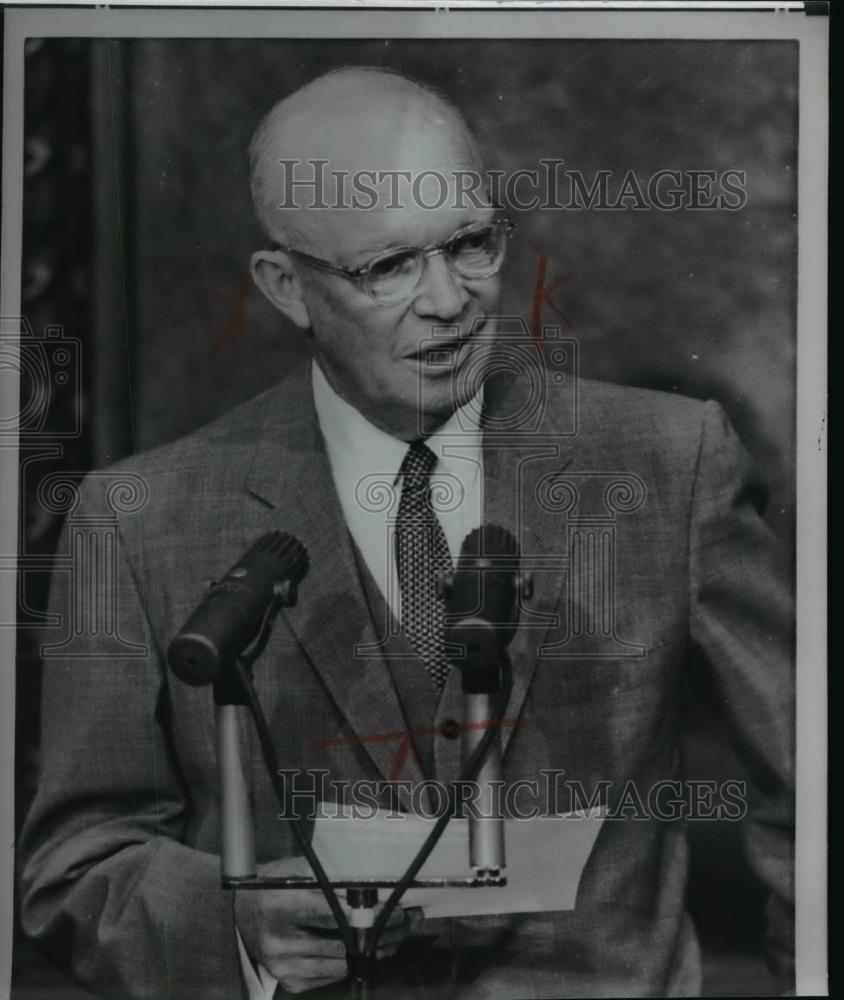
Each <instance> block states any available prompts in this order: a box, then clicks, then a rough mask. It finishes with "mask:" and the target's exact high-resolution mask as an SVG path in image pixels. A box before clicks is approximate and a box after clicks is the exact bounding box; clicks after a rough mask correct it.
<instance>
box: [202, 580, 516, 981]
mask: <svg viewBox="0 0 844 1000" xmlns="http://www.w3.org/2000/svg"><path fill="white" fill-rule="evenodd" d="M295 599H296V595H295V588H292V592H291V590H288V589H287V588H284V587H282V588H279V589H278V591H277V592H276V594H275V597H274V599H273V601H272V602H271V603H270V606H269V607H268V609H267V612H266V614H265V616H264V619H263V621H262V623H261V627H260V630H259V633H258V636H257V638H256V639H255V641H254V642H253V644H252V646H251V647H250V648H249V649H247V650H246V651H244V653H242V654H241V655H240V656H239V657H237V658H235V660H234V662H233V663H231V664H229V665H226V666H225V667H224V668H223V669H222V670H221V671H220V674H219V676H218V678H217V679H216V680H215V682H214V702H215V705H216V718H217V751H218V768H219V775H220V783H221V811H222V838H223V851H222V886H223V888H229V889H242V890H246V889H268V888H273V889H301V888H311V887H313V885H314V884H315V883H316V885H317V886H318V887H319V888H320V890H321V891H322V893H323V895H324V897H325V899H326V902H327V903H328V905H329V908H330V909H331V912H332V915H333V916H334V919H335V921H336V923H337V926H338V928H339V930H340V934H341V937H342V939H343V943H344V946H345V950H346V964H347V969H348V976H349V981H350V985H351V989H352V994H351V995H352V1000H369V996H370V992H371V984H372V980H373V974H374V969H375V953H376V949H377V945H378V939H379V937H380V934H381V933H382V931H383V930H384V927H385V926H386V924H387V922H388V920H389V918H390V916H391V914H392V913H393V911H394V910H395V907H396V906H397V905H398V903H399V901H400V899H401V897H402V895H403V894H404V892H405V890H406V889H408V888H410V887H414V888H415V887H426V888H475V887H480V886H503V885H506V879H505V878H504V877H503V866H504V860H503V859H504V855H503V850H504V844H503V820H500V819H499V820H493V824H496V823H497V826H495V825H493V826H492V827H490V826H489V825H488V824H482V825H481V826H480V827H479V828H478V829H477V830H476V831H475V834H474V838H472V830H471V824H470V867H472V868H473V874H472V875H470V876H467V877H465V878H440V879H424V880H417V879H416V875H417V874H418V872H419V870H420V869H421V867H422V866H423V865H424V863H425V861H426V860H427V858H428V857H429V856H430V854H431V852H432V851H433V849H434V847H435V846H436V844H437V842H438V841H439V839H440V837H441V836H442V834H443V832H444V830H445V827H446V826H447V825H448V823H449V821H450V820H451V818H452V815H453V813H454V811H455V805H456V802H457V789H458V787H459V785H460V784H461V783H463V782H466V781H473V780H475V779H476V778H481V776H482V774H486V775H488V776H491V775H492V774H500V733H499V728H500V724H501V721H502V719H503V717H504V713H505V711H506V706H507V702H508V700H509V693H510V671H509V660H508V658H507V656H506V653H505V652H504V651H503V650H501V648H500V647H497V649H496V652H497V653H498V654H499V655H498V656H497V657H496V659H495V660H494V661H492V665H490V663H487V664H486V667H485V669H484V670H483V671H480V672H479V671H474V670H465V669H464V671H463V686H464V692H466V705H467V713H468V714H467V721H468V722H469V726H468V727H467V730H468V731H467V739H466V742H465V743H464V754H466V755H468V759H467V760H466V762H465V764H464V766H463V768H462V770H461V774H460V776H459V777H458V779H457V781H456V782H455V783H454V784H452V785H451V786H450V788H449V804H448V808H447V810H446V811H445V813H444V814H443V815H442V816H440V817H439V818H438V819H437V822H436V823H435V824H434V826H433V828H432V829H431V831H430V833H429V834H428V836H427V837H426V839H425V841H424V843H423V844H422V847H421V848H420V849H419V851H418V852H417V855H416V858H415V859H414V861H413V862H412V863H411V865H410V866H409V867H408V869H407V871H406V872H405V873H404V875H403V876H402V877H401V878H399V879H376V880H372V879H364V880H347V881H343V882H331V881H330V880H329V878H328V876H327V874H326V872H325V870H324V868H323V867H322V864H321V863H320V861H319V858H318V857H317V855H316V854H315V852H314V851H313V848H312V847H311V844H310V842H309V841H308V838H307V837H306V836H305V834H304V832H303V831H302V829H301V827H300V824H299V823H298V821H297V820H296V819H295V818H293V817H295V808H294V806H293V803H292V801H291V800H290V791H289V789H288V788H287V786H286V784H285V783H283V782H281V780H280V777H279V761H278V758H277V755H276V752H275V747H274V745H273V741H272V736H271V734H270V731H269V727H268V726H267V722H266V718H265V716H264V713H263V710H262V708H261V705H260V702H259V700H258V697H257V693H256V691H255V687H254V684H253V680H252V668H253V665H254V663H255V661H256V660H257V659H258V657H259V656H260V655H261V653H262V652H263V651H264V649H265V648H266V645H267V643H268V641H269V637H270V634H271V632H272V627H273V623H274V621H275V618H276V616H277V615H278V613H279V611H280V609H281V608H282V607H283V606H285V605H289V604H292V603H295ZM502 654H503V655H502ZM502 682H503V683H502ZM467 684H468V685H469V687H468V688H467ZM478 688H481V689H482V690H478ZM496 694H498V699H497V704H496V698H495V695H496ZM250 715H251V718H252V721H253V723H254V725H255V728H256V730H257V734H258V739H259V742H260V744H261V750H262V754H263V757H264V761H265V764H266V767H267V771H268V773H269V776H270V779H271V781H272V784H273V787H274V790H275V792H276V795H277V797H278V799H279V803H280V805H281V806H282V808H283V810H284V812H285V814H286V815H287V816H289V817H291V825H292V830H293V833H294V836H295V839H296V841H297V844H298V847H299V849H300V850H301V851H302V854H303V855H304V857H305V858H306V860H307V861H308V863H309V865H310V867H311V870H312V871H313V873H314V879H310V878H308V877H305V876H289V877H282V878H275V877H273V878H269V877H263V876H259V875H258V874H257V864H256V855H255V828H254V819H253V815H252V796H251V789H250V782H249V777H248V775H249V762H248V760H247V759H246V755H245V747H244V745H243V741H242V734H243V732H244V731H245V730H244V727H245V726H246V725H247V724H248V721H249V717H250ZM496 762H497V764H496ZM481 780H485V779H483V778H482V779H481ZM486 780H488V779H486ZM490 788H491V786H490ZM341 888H345V889H346V894H347V895H346V898H347V903H348V905H349V907H350V910H351V918H350V919H349V918H347V917H346V914H345V912H344V911H343V908H342V905H341V904H340V901H339V899H338V897H337V892H336V890H337V889H341ZM379 888H388V889H391V890H392V891H391V893H390V895H389V897H388V899H387V900H386V902H385V904H384V906H383V907H382V909H381V912H380V913H379V914H378V916H377V918H376V917H375V906H376V905H377V903H378V889H379Z"/></svg>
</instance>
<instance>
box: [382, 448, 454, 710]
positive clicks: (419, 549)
mask: <svg viewBox="0 0 844 1000" xmlns="http://www.w3.org/2000/svg"><path fill="white" fill-rule="evenodd" d="M436 464H437V457H436V455H435V454H434V453H433V452H432V451H431V449H430V448H429V447H428V446H427V445H426V444H425V443H424V442H423V441H414V442H413V443H412V444H411V446H410V447H409V448H408V450H407V454H406V455H405V457H404V461H403V462H402V465H401V469H400V470H399V473H400V475H401V476H402V494H401V500H400V502H399V512H398V518H397V522H396V535H395V537H396V566H397V568H398V574H399V589H400V591H401V608H402V624H403V625H404V629H405V632H407V634H408V636H409V637H410V640H411V642H412V643H413V645H414V647H415V649H416V652H417V653H418V654H419V656H420V657H421V658H422V660H423V662H424V664H425V666H426V668H427V670H428V674H429V675H430V677H431V680H432V681H433V682H434V684H436V686H437V689H438V690H439V691H442V689H443V687H444V686H445V682H446V678H447V677H448V672H449V670H450V669H451V668H450V664H449V662H448V659H447V658H446V656H445V653H444V651H443V650H444V648H445V632H444V626H443V610H444V602H443V600H442V598H441V597H439V596H438V595H437V576H438V574H440V573H449V572H451V569H452V566H451V555H450V553H449V550H448V542H447V541H446V537H445V533H444V532H443V528H442V525H441V524H440V522H439V519H438V518H437V515H436V513H435V512H434V509H433V507H432V506H431V473H432V472H433V471H434V466H435V465H436Z"/></svg>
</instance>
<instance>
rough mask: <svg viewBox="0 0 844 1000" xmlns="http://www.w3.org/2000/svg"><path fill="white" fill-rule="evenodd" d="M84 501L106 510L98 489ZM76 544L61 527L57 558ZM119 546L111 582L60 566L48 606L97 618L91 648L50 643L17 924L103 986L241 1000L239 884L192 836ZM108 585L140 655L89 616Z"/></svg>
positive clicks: (136, 600) (142, 621)
mask: <svg viewBox="0 0 844 1000" xmlns="http://www.w3.org/2000/svg"><path fill="white" fill-rule="evenodd" d="M87 492H92V493H95V492H96V491H93V490H92V491H88V490H85V489H83V496H84V495H85V494H86V493H87ZM83 504H84V507H83V508H81V509H82V510H83V512H89V513H90V512H91V511H94V512H96V511H97V510H98V509H101V508H100V507H99V505H98V504H97V502H96V500H94V501H93V504H92V502H91V498H90V497H89V499H88V501H87V502H86V501H84V500H83ZM77 513H78V512H74V517H76V516H77ZM77 523H79V522H78V521H77ZM69 544H70V538H69V533H68V524H66V525H65V529H64V532H63V534H62V540H61V542H60V547H59V554H60V555H62V554H68V551H69V549H68V546H69ZM124 548H125V546H124V545H123V543H122V540H120V539H119V538H118V545H117V550H118V551H117V556H116V576H115V579H114V580H113V581H112V582H109V581H108V580H101V581H99V582H95V581H94V580H93V579H91V578H87V577H86V576H85V574H80V573H79V572H76V573H75V574H74V573H70V572H67V571H64V570H57V571H55V572H54V574H53V583H52V588H51V597H50V612H51V614H53V615H58V616H60V621H62V622H64V623H67V622H69V621H70V620H71V618H70V616H71V615H73V614H74V613H76V614H77V620H78V615H79V612H80V609H82V612H83V615H89V617H88V619H87V620H88V622H89V623H91V624H92V625H93V627H92V628H90V629H89V632H88V635H87V639H86V643H85V645H86V646H87V650H86V652H85V654H84V655H77V656H71V655H67V653H68V652H73V651H75V650H78V648H79V647H78V646H76V647H74V646H73V645H71V646H70V647H68V650H67V651H66V652H65V653H62V651H61V650H59V651H58V652H59V654H60V655H50V650H43V653H44V673H43V693H42V709H41V733H42V745H41V773H40V778H39V786H38V790H37V793H36V797H35V800H34V802H33V805H32V808H31V810H30V813H29V815H28V816H27V818H26V821H25V823H24V827H23V831H22V835H21V843H20V853H19V857H20V860H21V918H22V924H23V927H24V929H25V930H26V932H27V933H28V934H29V935H30V936H32V937H33V938H34V939H35V940H36V942H38V943H39V944H40V945H41V946H42V947H43V948H44V949H45V950H47V951H48V952H49V953H50V954H51V955H52V956H53V957H54V958H55V959H56V960H57V961H59V962H60V963H61V964H63V965H65V966H66V967H68V968H69V969H70V971H71V972H72V974H73V975H74V977H75V978H77V979H78V980H79V981H80V982H82V983H83V984H85V985H86V986H88V987H89V988H90V989H92V990H94V991H95V992H96V993H97V994H98V995H103V996H108V997H109V998H114V997H120V998H141V997H143V998H155V1000H162V998H171V1000H181V998H184V997H200V996H201V997H203V998H215V1000H216V998H219V1000H224V998H225V1000H233V998H235V997H238V996H240V995H241V981H240V974H239V970H238V962H237V950H236V941H235V925H234V912H233V899H232V897H233V894H232V893H226V892H223V891H221V889H220V862H219V858H218V857H217V856H215V855H212V854H206V853H202V852H200V851H198V850H195V849H193V848H191V847H189V846H187V845H186V844H185V843H184V836H185V830H186V825H187V821H188V816H189V811H190V800H189V796H188V793H187V790H186V789H185V787H184V786H183V782H182V781H181V780H180V775H179V770H178V767H177V765H176V761H175V758H174V756H173V753H172V750H171V747H170V744H169V740H168V736H167V728H168V726H167V723H166V721H165V720H166V717H167V713H166V704H167V688H166V683H165V678H166V674H165V672H164V667H163V663H162V658H161V655H160V653H159V651H158V650H157V648H156V645H155V643H154V641H153V639H152V637H151V633H150V629H149V625H148V622H147V617H146V614H145V612H144V608H143V602H142V600H141V597H140V593H139V590H138V586H137V584H136V579H135V576H134V574H133V571H132V568H131V567H130V565H129V561H128V559H127V557H126V553H125V551H124ZM78 557H79V552H78V551H77V552H75V553H74V559H77V558H78ZM76 565H77V569H78V566H79V564H78V563H77V564H76ZM112 585H113V587H114V590H113V592H112V595H113V596H114V597H115V598H116V601H117V622H118V623H119V624H118V630H119V633H120V637H121V638H122V639H123V640H124V641H127V642H131V643H134V644H137V646H138V647H139V648H136V649H135V650H134V653H135V655H132V656H125V655H115V653H114V649H113V643H112V644H111V647H109V646H108V645H107V643H106V640H107V638H108V637H107V636H106V634H105V632H106V630H105V629H104V628H103V625H104V622H103V620H102V619H100V620H99V623H98V624H97V619H96V617H90V608H91V605H90V603H89V602H90V601H91V600H92V599H94V600H100V601H102V600H103V591H102V589H101V588H102V587H105V586H112ZM86 608H87V609H89V610H88V611H85V609H86ZM60 632H63V633H65V634H67V632H68V629H66V628H65V629H61V628H57V629H55V630H50V629H45V630H44V632H43V634H42V640H43V642H44V643H45V644H49V643H53V644H54V643H56V641H57V636H58V633H60ZM92 636H93V637H94V638H92ZM97 637H98V638H97ZM97 643H99V644H100V649H98V648H97ZM138 653H140V655H138Z"/></svg>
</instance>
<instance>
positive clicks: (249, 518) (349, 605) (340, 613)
mask: <svg viewBox="0 0 844 1000" xmlns="http://www.w3.org/2000/svg"><path fill="white" fill-rule="evenodd" d="M247 490H248V492H249V493H250V494H251V496H252V499H251V502H250V504H249V505H248V507H247V510H246V516H245V518H244V545H248V544H250V543H251V542H252V541H254V540H255V538H256V537H258V536H259V535H260V534H262V533H263V532H265V531H272V530H279V531H285V532H288V533H289V534H291V535H294V536H295V537H296V538H298V539H299V541H301V542H302V544H303V545H304V546H305V548H306V549H307V550H308V555H309V558H310V570H309V572H308V575H307V577H306V578H305V580H304V581H303V582H302V585H301V587H300V588H299V597H298V601H297V603H296V605H295V607H292V608H285V609H283V611H282V615H283V616H284V618H285V619H286V621H287V622H288V624H289V626H290V628H291V630H292V631H293V633H294V634H295V635H296V637H297V639H298V641H299V643H300V644H301V646H302V648H303V650H304V651H305V653H306V655H307V657H308V659H309V660H310V661H311V663H312V664H313V667H314V669H315V670H316V671H317V673H318V674H319V676H320V677H321V679H322V681H323V683H324V684H325V687H326V688H327V690H328V692H329V693H330V695H331V697H332V699H333V700H334V702H335V703H336V705H337V707H338V709H339V710H340V711H341V712H342V714H343V715H344V716H345V718H346V720H347V721H348V723H349V726H350V727H351V728H352V730H353V731H354V733H355V735H356V736H357V738H358V739H360V741H361V744H362V745H363V747H364V748H365V749H366V751H367V753H368V754H369V756H370V758H371V759H372V761H373V763H374V764H375V766H376V767H377V768H378V770H379V771H380V772H381V774H382V775H383V776H384V777H385V778H386V777H387V776H388V775H389V773H390V770H391V768H392V767H393V762H394V760H395V755H396V748H397V740H396V739H395V738H393V739H390V738H387V737H386V734H390V733H396V732H401V731H403V730H404V729H405V728H406V727H405V722H404V717H403V714H402V711H401V707H400V704H399V701H398V696H397V694H396V691H395V688H394V686H393V683H392V680H391V678H390V675H389V671H388V669H387V665H386V663H385V661H384V658H383V656H382V655H381V654H380V653H379V652H371V651H367V653H366V655H365V656H364V655H357V654H356V650H357V651H360V648H361V647H363V646H367V647H370V650H371V649H373V648H376V649H377V647H376V641H377V638H378V637H377V636H376V635H375V629H374V625H373V622H372V618H371V615H370V613H369V609H368V606H367V601H366V596H365V593H364V590H363V586H362V582H361V580H360V576H359V573H358V568H357V564H356V560H355V556H354V552H353V549H352V543H351V539H350V538H349V533H348V530H347V528H346V524H345V521H344V518H343V513H342V509H341V507H340V502H339V499H338V497H337V494H336V491H335V488H334V481H333V478H332V474H331V468H330V465H329V461H328V457H327V455H326V453H325V448H324V445H323V442H322V437H321V434H320V431H319V425H318V421H317V417H316V412H315V410H314V405H313V396H312V391H311V385H310V377H309V372H308V370H307V368H305V370H303V371H297V372H296V373H294V375H292V376H291V377H290V378H289V379H287V380H285V382H284V383H282V385H280V386H279V387H278V389H276V390H273V391H272V392H270V393H268V395H267V405H266V407H265V411H264V417H263V420H262V424H261V427H260V430H259V434H258V439H257V442H256V445H255V450H254V454H253V459H252V463H251V468H250V472H249V476H248V479H247ZM338 735H339V734H338ZM404 776H405V777H407V778H409V779H410V780H411V781H412V782H416V781H421V780H422V774H421V772H420V771H419V769H418V765H417V764H416V761H415V760H413V759H412V757H411V759H410V760H409V761H408V765H407V768H406V772H405V775H404Z"/></svg>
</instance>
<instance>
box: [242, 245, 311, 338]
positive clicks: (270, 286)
mask: <svg viewBox="0 0 844 1000" xmlns="http://www.w3.org/2000/svg"><path fill="white" fill-rule="evenodd" d="M250 269H251V271H252V280H253V281H254V282H255V284H256V285H257V286H258V288H260V289H261V291H262V292H263V293H264V295H266V297H267V298H268V299H269V300H270V302H272V304H273V305H274V306H275V307H276V309H278V310H279V311H280V312H282V313H284V315H285V316H287V318H288V319H291V320H292V321H293V322H294V323H295V324H296V326H298V327H299V328H300V329H302V330H307V329H310V325H311V317H310V314H309V313H308V307H307V305H306V304H305V299H304V296H303V294H302V282H301V281H300V280H299V275H298V274H297V273H296V271H295V268H294V267H293V261H292V260H291V259H290V257H288V255H287V254H286V253H285V252H284V251H283V250H256V251H255V253H253V254H252V258H251V260H250Z"/></svg>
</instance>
